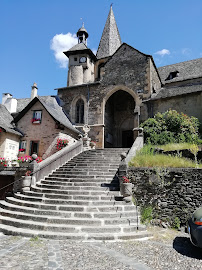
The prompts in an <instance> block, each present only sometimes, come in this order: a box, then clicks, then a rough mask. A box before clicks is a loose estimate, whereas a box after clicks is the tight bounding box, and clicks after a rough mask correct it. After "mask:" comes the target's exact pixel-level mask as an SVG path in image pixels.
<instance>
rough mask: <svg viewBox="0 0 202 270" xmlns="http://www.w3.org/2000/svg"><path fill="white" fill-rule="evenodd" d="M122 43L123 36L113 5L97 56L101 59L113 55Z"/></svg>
mask: <svg viewBox="0 0 202 270" xmlns="http://www.w3.org/2000/svg"><path fill="white" fill-rule="evenodd" d="M121 44H122V42H121V37H120V34H119V30H118V27H117V24H116V20H115V17H114V13H113V10H112V6H111V8H110V11H109V14H108V17H107V21H106V24H105V27H104V30H103V33H102V37H101V40H100V44H99V47H98V50H97V54H96V57H97V58H98V59H100V58H104V57H108V56H111V55H112V54H113V53H114V52H115V51H116V50H117V49H118V48H119V47H120V46H121Z"/></svg>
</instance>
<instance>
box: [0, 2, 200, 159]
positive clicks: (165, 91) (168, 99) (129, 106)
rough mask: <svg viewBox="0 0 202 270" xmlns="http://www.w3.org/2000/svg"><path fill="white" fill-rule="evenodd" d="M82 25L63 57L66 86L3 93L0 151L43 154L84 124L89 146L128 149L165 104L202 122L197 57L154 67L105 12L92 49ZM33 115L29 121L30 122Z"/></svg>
mask: <svg viewBox="0 0 202 270" xmlns="http://www.w3.org/2000/svg"><path fill="white" fill-rule="evenodd" d="M88 35H89V34H88V32H87V30H86V29H85V27H84V25H83V26H82V27H81V28H80V29H79V30H78V31H77V37H78V44H76V45H75V46H73V47H72V48H71V49H69V50H68V51H65V52H64V54H65V55H66V57H68V59H69V67H68V74H67V85H66V86H64V87H62V88H58V89H57V95H56V96H44V97H39V96H38V94H37V89H38V88H37V85H36V84H34V85H33V86H32V90H31V97H30V98H24V99H18V100H17V99H15V98H13V96H12V95H11V94H9V93H4V94H3V97H2V104H0V156H1V157H4V158H9V159H15V158H16V157H17V156H19V151H20V150H21V151H22V150H24V151H23V152H22V153H20V154H21V155H32V153H37V154H38V156H40V157H42V159H46V158H47V157H49V156H51V155H52V154H53V153H55V151H57V149H56V144H57V140H58V139H66V140H68V141H69V146H70V145H71V144H73V143H75V142H76V141H77V140H79V138H80V137H81V135H83V127H84V126H86V125H87V127H88V130H90V131H89V133H88V135H89V137H90V138H91V140H92V141H93V142H96V148H110V147H112V148H120V147H124V148H125V147H126V148H129V147H131V146H132V144H133V142H134V141H135V139H136V137H137V136H138V131H137V128H138V127H139V125H140V124H141V123H142V122H143V121H145V120H146V119H148V118H149V117H153V116H154V115H155V114H156V113H157V112H161V113H162V112H165V111H167V110H169V109H173V110H177V111H178V112H179V113H181V112H183V113H184V114H187V115H189V116H195V117H197V118H198V119H199V121H200V123H202V110H201V104H202V58H199V59H194V60H191V61H186V62H181V63H176V64H173V65H168V66H164V67H159V68H157V67H156V65H155V62H154V60H153V57H152V56H151V55H147V54H145V53H143V52H140V51H139V50H137V49H135V48H133V47H131V46H130V45H128V44H126V43H123V42H122V41H121V36H120V34H119V30H118V27H117V24H116V20H115V16H114V13H113V10H112V6H111V7H110V11H109V14H108V17H107V20H106V23H105V26H104V30H103V33H102V36H101V39H100V43H99V47H98V50H97V54H96V55H95V54H94V53H93V52H92V51H91V50H90V49H89V48H88V46H87V40H88ZM36 120H37V121H36Z"/></svg>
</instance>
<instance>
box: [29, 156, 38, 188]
mask: <svg viewBox="0 0 202 270" xmlns="http://www.w3.org/2000/svg"><path fill="white" fill-rule="evenodd" d="M37 158H38V156H37V154H33V155H32V162H31V163H30V171H31V176H32V180H31V185H33V186H35V184H36V176H35V172H36V171H37V170H38V169H39V164H38V163H37V161H36V159H37Z"/></svg>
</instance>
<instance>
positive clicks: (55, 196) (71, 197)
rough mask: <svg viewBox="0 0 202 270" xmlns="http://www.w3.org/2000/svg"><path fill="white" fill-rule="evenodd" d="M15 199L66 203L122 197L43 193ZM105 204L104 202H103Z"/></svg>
mask: <svg viewBox="0 0 202 270" xmlns="http://www.w3.org/2000/svg"><path fill="white" fill-rule="evenodd" d="M14 197H15V198H18V199H22V200H31V201H44V202H45V201H46V199H51V200H52V199H53V200H58V201H59V202H60V200H66V201H72V200H73V201H110V202H111V201H114V200H115V201H116V200H117V201H122V196H115V195H114V194H104V195H103V194H101V195H84V194H80V195H77V194H76V195H75V194H73V195H70V194H65V195H64V194H50V193H48V194H45V193H43V194H42V196H35V193H32V194H30V193H28V194H14ZM104 203H105V202H104Z"/></svg>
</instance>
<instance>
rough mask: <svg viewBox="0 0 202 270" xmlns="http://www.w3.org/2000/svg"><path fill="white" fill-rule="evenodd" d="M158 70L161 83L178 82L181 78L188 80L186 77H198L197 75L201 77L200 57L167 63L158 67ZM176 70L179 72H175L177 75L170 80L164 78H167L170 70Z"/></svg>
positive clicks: (201, 61)
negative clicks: (171, 63)
mask: <svg viewBox="0 0 202 270" xmlns="http://www.w3.org/2000/svg"><path fill="white" fill-rule="evenodd" d="M158 71H159V75H160V77H161V80H162V83H164V84H167V83H170V82H178V81H183V80H188V79H194V78H199V77H202V58H198V59H194V60H190V61H185V62H181V63H177V64H173V65H168V66H164V67H159V68H158ZM176 71H178V72H179V73H178V74H177V75H178V76H177V77H175V78H173V79H171V80H166V78H168V76H169V74H170V73H171V72H176Z"/></svg>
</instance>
